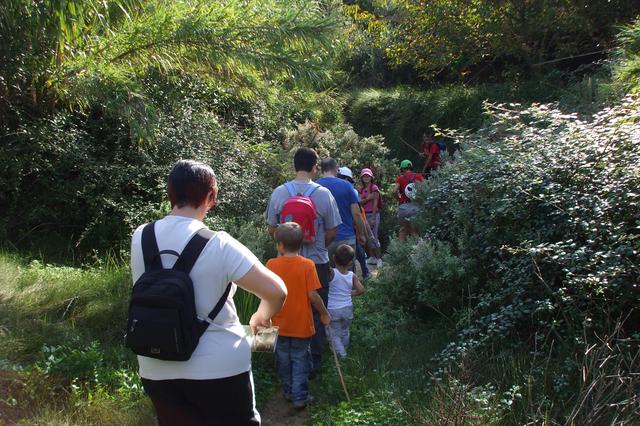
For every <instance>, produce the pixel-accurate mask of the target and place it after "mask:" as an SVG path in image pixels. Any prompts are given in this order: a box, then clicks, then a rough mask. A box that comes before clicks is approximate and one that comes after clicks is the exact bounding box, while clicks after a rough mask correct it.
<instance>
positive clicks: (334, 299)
mask: <svg viewBox="0 0 640 426" xmlns="http://www.w3.org/2000/svg"><path fill="white" fill-rule="evenodd" d="M333 272H334V274H333V279H332V280H331V284H329V303H327V309H340V308H346V307H347V306H351V305H352V304H353V301H352V297H351V291H352V290H353V272H351V271H349V272H347V273H346V274H344V275H343V274H342V273H340V271H338V268H333Z"/></svg>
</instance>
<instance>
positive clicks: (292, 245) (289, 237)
mask: <svg viewBox="0 0 640 426" xmlns="http://www.w3.org/2000/svg"><path fill="white" fill-rule="evenodd" d="M274 236H275V239H276V244H277V245H278V252H279V253H280V254H285V253H298V251H300V247H302V239H303V237H304V235H303V234H302V228H301V227H300V225H298V224H297V223H296V222H285V223H281V224H280V225H278V227H277V228H276V232H275V234H274Z"/></svg>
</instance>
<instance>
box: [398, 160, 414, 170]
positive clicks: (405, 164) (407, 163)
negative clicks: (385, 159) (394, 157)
mask: <svg viewBox="0 0 640 426" xmlns="http://www.w3.org/2000/svg"><path fill="white" fill-rule="evenodd" d="M412 167H413V164H411V161H409V160H402V161H401V162H400V170H404V169H410V168H412Z"/></svg>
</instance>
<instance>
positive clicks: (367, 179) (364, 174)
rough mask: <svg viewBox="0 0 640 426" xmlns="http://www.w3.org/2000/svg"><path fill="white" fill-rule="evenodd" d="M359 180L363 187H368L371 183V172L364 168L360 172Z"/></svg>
mask: <svg viewBox="0 0 640 426" xmlns="http://www.w3.org/2000/svg"><path fill="white" fill-rule="evenodd" d="M360 180H361V181H362V183H363V184H364V185H368V184H369V183H371V182H373V172H372V171H371V169H369V168H364V169H362V170H361V171H360Z"/></svg>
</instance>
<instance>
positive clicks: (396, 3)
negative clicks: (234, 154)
mask: <svg viewBox="0 0 640 426" xmlns="http://www.w3.org/2000/svg"><path fill="white" fill-rule="evenodd" d="M348 4H349V5H350V6H349V7H348V8H347V10H348V12H349V16H350V17H351V18H352V19H353V24H352V33H355V34H352V35H351V37H350V41H351V44H352V45H353V52H354V55H353V59H352V61H353V63H354V64H362V67H363V68H364V69H365V71H366V72H362V71H360V74H362V75H363V76H366V77H369V80H373V82H374V83H375V82H376V81H375V77H378V76H380V75H384V71H385V67H384V66H383V65H386V66H387V67H389V66H405V67H407V66H410V67H412V68H413V69H414V70H415V72H416V73H417V74H419V75H420V77H422V78H423V79H427V80H436V81H443V80H446V81H468V80H470V79H476V78H482V79H484V80H485V81H495V80H496V79H499V78H500V76H501V75H505V74H509V73H512V72H516V73H522V74H528V73H530V72H531V71H532V69H533V66H534V65H535V64H540V63H542V62H545V61H554V60H558V59H561V61H559V62H560V66H566V67H575V66H576V65H577V64H580V63H584V62H581V61H587V62H588V61H592V60H594V59H597V57H598V55H599V56H601V57H602V56H604V52H605V50H604V49H606V48H607V47H610V46H611V45H612V42H613V35H614V33H615V26H616V25H617V24H623V23H626V22H629V21H630V20H631V19H633V18H634V17H635V16H636V15H637V13H638V6H639V3H638V1H637V0H606V1H605V0H594V1H590V2H588V3H585V2H575V1H570V0H557V1H553V2H549V1H519V0H501V1H493V0H433V1H429V2H423V1H412V0H389V1H383V2H375V1H368V0H361V1H350V2H348ZM382 52H383V54H384V64H380V63H379V62H380V59H381V58H380V56H381V55H380V53H382ZM363 57H364V58H363ZM363 59H364V60H363ZM554 65H556V66H557V65H558V64H554ZM395 71H396V72H395V73H394V74H392V76H391V78H389V79H387V80H386V81H387V82H388V81H390V80H391V81H393V80H392V79H393V78H394V77H396V78H397V76H398V75H403V74H405V73H406V71H405V70H404V69H400V70H395Z"/></svg>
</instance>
